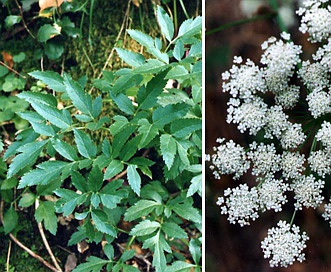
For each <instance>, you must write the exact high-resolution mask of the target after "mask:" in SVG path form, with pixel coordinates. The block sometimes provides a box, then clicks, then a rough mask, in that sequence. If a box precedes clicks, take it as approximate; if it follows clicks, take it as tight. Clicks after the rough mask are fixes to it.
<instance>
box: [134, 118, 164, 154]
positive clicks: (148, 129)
mask: <svg viewBox="0 0 331 272" xmlns="http://www.w3.org/2000/svg"><path fill="white" fill-rule="evenodd" d="M138 125H139V126H140V127H139V128H138V132H139V133H140V134H141V135H142V139H141V141H140V143H139V148H143V147H145V146H147V145H148V144H149V143H150V142H151V141H152V140H153V139H154V138H155V136H156V135H158V134H159V130H158V128H157V127H156V126H155V125H154V124H150V123H149V122H148V120H147V119H145V118H144V119H140V120H139V121H138Z"/></svg>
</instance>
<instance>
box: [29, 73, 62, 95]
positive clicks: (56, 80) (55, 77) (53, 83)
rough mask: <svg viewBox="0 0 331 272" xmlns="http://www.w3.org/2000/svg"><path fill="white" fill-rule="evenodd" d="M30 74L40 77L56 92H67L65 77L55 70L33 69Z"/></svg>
mask: <svg viewBox="0 0 331 272" xmlns="http://www.w3.org/2000/svg"><path fill="white" fill-rule="evenodd" d="M29 75H30V76H32V77H34V78H36V79H39V80H40V81H42V82H43V83H45V84H46V85H47V86H48V87H49V88H50V89H52V90H54V91H56V92H61V93H63V92H65V90H66V89H65V86H64V84H63V78H62V77H61V76H60V75H59V74H58V73H56V72H53V71H43V72H42V71H33V72H30V73H29Z"/></svg>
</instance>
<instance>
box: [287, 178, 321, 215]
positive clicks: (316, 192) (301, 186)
mask: <svg viewBox="0 0 331 272" xmlns="http://www.w3.org/2000/svg"><path fill="white" fill-rule="evenodd" d="M323 187H324V181H323V180H316V179H315V177H314V176H313V175H309V176H302V177H301V178H298V179H296V180H295V181H294V182H293V183H292V184H291V188H292V190H293V191H294V199H295V200H296V201H297V202H296V203H295V204H294V206H295V208H296V209H298V210H301V209H302V207H303V206H304V207H306V208H309V207H312V208H317V207H318V206H319V205H320V204H321V203H322V201H323V199H324V197H323V196H322V189H323Z"/></svg>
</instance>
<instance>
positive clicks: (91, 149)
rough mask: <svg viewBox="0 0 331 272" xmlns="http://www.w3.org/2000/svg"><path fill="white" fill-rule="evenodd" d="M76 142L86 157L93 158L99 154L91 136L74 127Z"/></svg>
mask: <svg viewBox="0 0 331 272" xmlns="http://www.w3.org/2000/svg"><path fill="white" fill-rule="evenodd" d="M74 135H75V142H76V145H77V148H78V152H79V153H80V154H81V155H82V156H83V157H85V158H87V159H91V158H93V157H95V155H96V154H97V148H96V146H95V145H94V143H93V142H92V140H91V138H90V136H89V135H88V134H86V133H85V132H83V131H81V130H77V129H74Z"/></svg>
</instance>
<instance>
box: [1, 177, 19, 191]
mask: <svg viewBox="0 0 331 272" xmlns="http://www.w3.org/2000/svg"><path fill="white" fill-rule="evenodd" d="M17 183H18V180H17V179H16V178H9V179H5V180H4V181H3V182H2V183H1V190H8V189H13V188H15V187H16V186H17Z"/></svg>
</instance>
